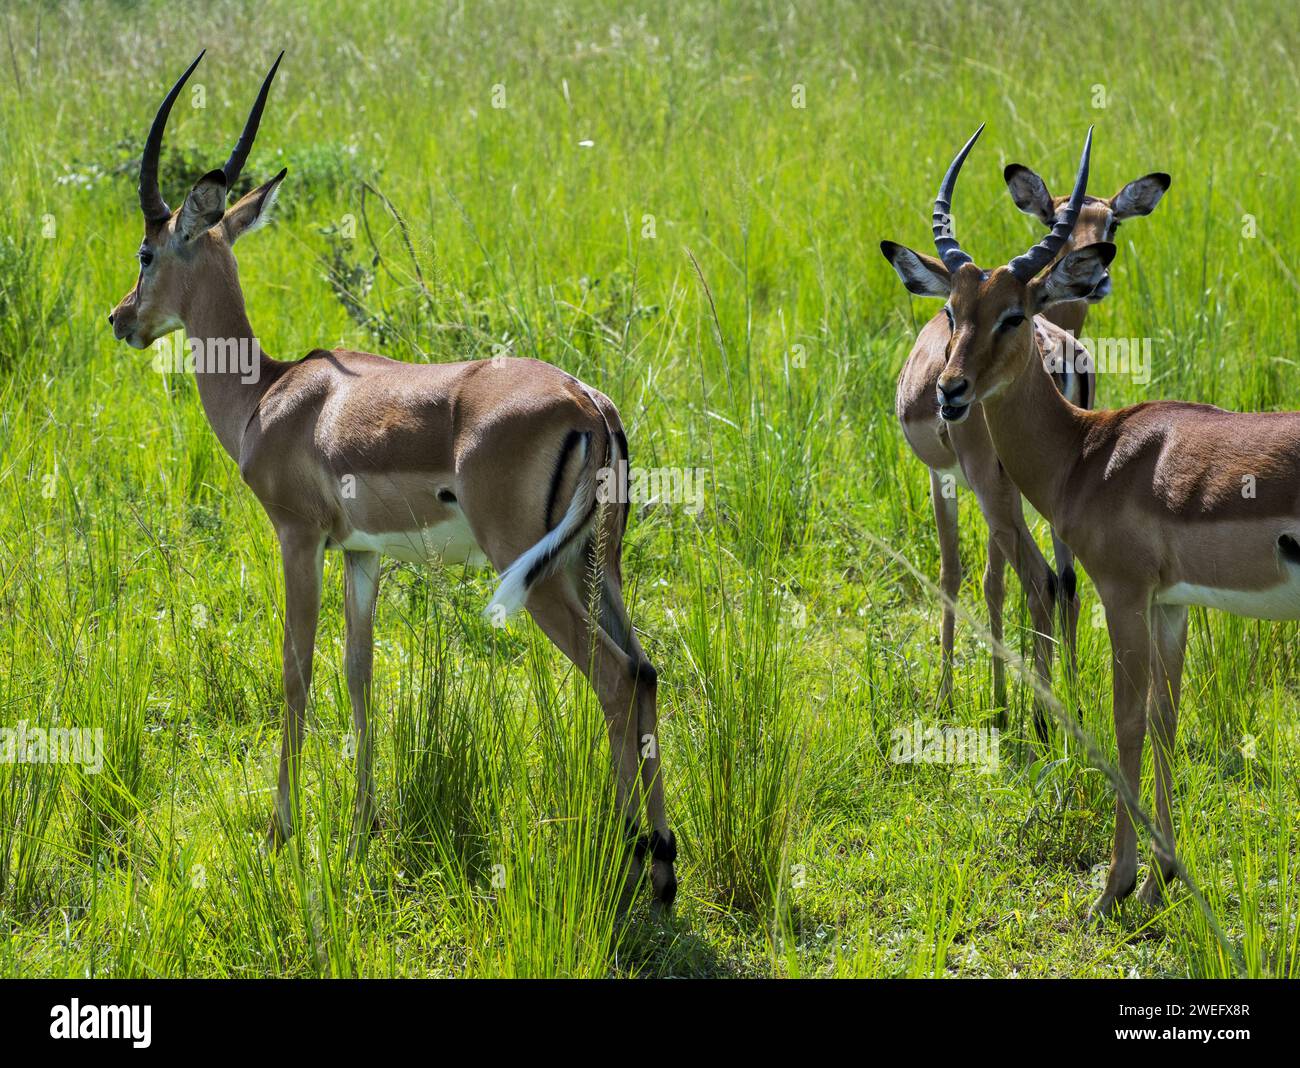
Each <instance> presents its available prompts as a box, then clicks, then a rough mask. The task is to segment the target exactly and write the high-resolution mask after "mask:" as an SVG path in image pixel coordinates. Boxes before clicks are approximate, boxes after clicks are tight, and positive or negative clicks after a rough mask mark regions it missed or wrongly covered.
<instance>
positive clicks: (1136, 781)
mask: <svg viewBox="0 0 1300 1068" xmlns="http://www.w3.org/2000/svg"><path fill="white" fill-rule="evenodd" d="M1102 600H1103V602H1104V604H1105V606H1106V625H1107V627H1108V629H1109V630H1110V644H1111V668H1112V671H1113V672H1114V679H1113V693H1114V698H1113V700H1114V716H1115V742H1116V745H1117V747H1118V749H1119V773H1120V775H1121V776H1122V777H1123V780H1124V782H1125V783H1126V784H1127V785H1128V788H1129V791H1130V793H1131V794H1132V796H1133V798H1134V799H1135V800H1136V799H1137V798H1138V796H1139V795H1140V792H1141V788H1142V745H1143V743H1144V742H1145V740H1146V712H1147V689H1148V684H1149V678H1150V665H1151V630H1150V622H1149V621H1150V597H1149V595H1147V594H1145V591H1144V594H1143V595H1142V596H1140V597H1134V596H1132V594H1131V593H1130V594H1128V595H1120V596H1111V595H1108V594H1107V593H1106V592H1103V594H1102ZM1136 884H1137V826H1136V824H1135V822H1134V817H1133V814H1132V813H1131V812H1130V811H1129V807H1128V802H1127V801H1126V800H1125V799H1124V796H1123V795H1122V794H1121V793H1120V791H1119V790H1118V789H1116V791H1115V847H1114V850H1113V852H1112V853H1111V858H1110V870H1109V871H1108V872H1107V873H1106V888H1105V889H1104V890H1103V891H1102V894H1101V897H1099V898H1098V899H1097V901H1096V903H1095V904H1093V906H1092V908H1091V909H1090V910H1089V912H1088V919H1089V922H1096V921H1098V920H1101V919H1104V918H1105V917H1107V916H1109V915H1110V914H1111V913H1112V912H1114V910H1115V907H1116V905H1118V904H1119V902H1120V901H1121V900H1122V899H1123V898H1125V897H1127V896H1128V895H1129V894H1131V893H1132V892H1133V888H1134V887H1135V886H1136Z"/></svg>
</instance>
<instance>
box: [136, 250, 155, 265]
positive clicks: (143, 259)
mask: <svg viewBox="0 0 1300 1068" xmlns="http://www.w3.org/2000/svg"><path fill="white" fill-rule="evenodd" d="M136 255H138V256H139V258H140V266H141V267H148V266H149V264H151V263H153V253H152V252H150V251H149V250H148V249H147V248H142V249H141V250H140V251H139V252H138V253H137V254H136Z"/></svg>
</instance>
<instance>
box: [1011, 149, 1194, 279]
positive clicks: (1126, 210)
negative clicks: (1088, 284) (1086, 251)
mask: <svg viewBox="0 0 1300 1068" xmlns="http://www.w3.org/2000/svg"><path fill="white" fill-rule="evenodd" d="M1002 177H1003V178H1004V179H1005V180H1006V183H1007V189H1008V190H1009V191H1010V193H1011V199H1012V200H1014V201H1015V202H1016V207H1018V208H1019V209H1020V210H1021V211H1023V212H1024V213H1025V214H1026V215H1032V216H1033V217H1034V218H1035V219H1037V220H1038V221H1039V222H1041V223H1042V224H1043V225H1044V226H1046V227H1047V228H1048V229H1049V230H1050V229H1051V228H1052V227H1053V226H1055V225H1056V223H1057V221H1058V220H1059V219H1060V218H1061V213H1062V212H1063V211H1065V209H1066V206H1067V205H1068V204H1069V202H1070V198H1069V197H1068V196H1062V197H1054V196H1052V195H1051V193H1049V192H1048V191H1047V183H1045V182H1044V181H1043V180H1042V179H1041V178H1040V177H1039V176H1038V175H1037V174H1035V173H1034V172H1033V171H1031V170H1030V169H1029V168H1028V167H1026V166H1024V165H1023V164H1020V163H1012V164H1010V165H1008V166H1007V168H1006V170H1004V171H1003V172H1002ZM1169 181H1170V179H1169V175H1167V174H1165V173H1163V172H1161V171H1157V172H1155V173H1154V174H1147V175H1144V176H1143V177H1141V178H1135V179H1134V180H1133V181H1131V182H1129V183H1128V185H1126V186H1124V188H1123V189H1121V190H1120V191H1119V192H1118V193H1116V194H1115V195H1114V196H1113V197H1109V198H1106V197H1094V196H1085V197H1084V198H1083V206H1082V207H1081V208H1080V209H1079V218H1078V220H1077V221H1076V222H1075V224H1074V230H1073V231H1072V232H1071V233H1070V236H1069V238H1068V239H1067V240H1066V242H1065V246H1064V248H1062V250H1061V252H1060V253H1059V254H1058V255H1065V254H1066V253H1067V252H1071V251H1073V250H1074V249H1076V248H1083V247H1084V246H1085V245H1095V244H1097V243H1098V242H1100V241H1114V240H1115V232H1116V231H1117V230H1118V229H1119V226H1120V223H1122V222H1124V221H1126V220H1128V219H1134V218H1137V217H1138V216H1140V215H1150V214H1151V213H1152V212H1153V211H1155V210H1156V205H1157V204H1159V203H1160V198H1161V197H1163V196H1164V195H1165V192H1166V191H1167V190H1168V189H1169ZM1109 295H1110V273H1109V272H1107V273H1106V274H1105V275H1103V276H1102V279H1101V281H1100V282H1099V283H1098V284H1097V287H1096V289H1094V290H1093V292H1091V293H1089V294H1088V296H1087V297H1086V298H1085V299H1086V300H1087V301H1088V303H1089V304H1096V303H1097V302H1098V301H1102V300H1105V299H1106V297H1108V296H1109Z"/></svg>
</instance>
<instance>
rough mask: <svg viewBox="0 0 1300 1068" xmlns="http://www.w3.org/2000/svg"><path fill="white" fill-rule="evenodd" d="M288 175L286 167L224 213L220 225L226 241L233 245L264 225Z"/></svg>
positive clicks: (246, 194)
mask: <svg viewBox="0 0 1300 1068" xmlns="http://www.w3.org/2000/svg"><path fill="white" fill-rule="evenodd" d="M288 173H289V169H288V168H287V167H286V168H285V169H283V170H282V171H280V173H279V174H277V175H276V176H275V177H274V178H272V179H271V180H270V181H269V182H265V183H263V184H262V185H259V186H258V187H257V188H256V189H254V190H252V191H251V192H248V193H245V194H244V195H243V196H242V197H240V198H239V200H238V201H237V202H236V204H235V206H234V207H232V208H231V209H230V210H229V211H228V212H226V217H225V219H223V220H222V223H221V225H222V227H223V228H224V229H225V231H226V240H227V241H229V242H230V243H231V244H232V245H233V244H234V243H235V242H236V241H237V240H239V238H241V237H243V236H244V234H247V233H251V232H252V231H253V230H257V229H260V228H261V227H263V226H265V225H266V223H267V221H268V220H269V219H270V217H271V205H273V204H274V203H275V198H276V194H277V193H279V191H280V183H281V182H283V181H284V176H285V175H286V174H288Z"/></svg>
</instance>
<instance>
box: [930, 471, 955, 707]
mask: <svg viewBox="0 0 1300 1068" xmlns="http://www.w3.org/2000/svg"><path fill="white" fill-rule="evenodd" d="M930 501H931V504H933V506H934V525H935V527H936V528H937V529H938V532H939V592H940V593H941V594H942V595H943V603H942V604H941V605H940V608H941V609H942V613H943V621H942V623H941V624H940V630H939V647H940V658H941V660H940V665H941V666H940V674H939V703H940V705H942V706H945V707H947V708H951V707H952V660H953V652H952V647H953V640H954V630H955V628H956V622H957V608H956V605H957V593H958V591H959V590H960V589H961V554H960V553H959V552H958V529H957V487H956V485H955V483H954V481H953V478H952V475H951V474H947V473H944V472H940V471H936V470H935V469H934V468H933V467H932V468H930Z"/></svg>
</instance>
